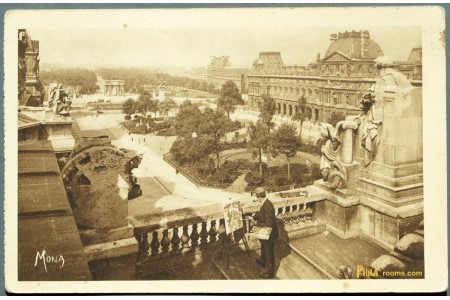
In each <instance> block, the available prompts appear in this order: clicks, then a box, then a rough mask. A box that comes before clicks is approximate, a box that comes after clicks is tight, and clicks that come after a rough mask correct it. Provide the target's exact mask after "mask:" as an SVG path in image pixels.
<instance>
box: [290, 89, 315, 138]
mask: <svg viewBox="0 0 450 300" xmlns="http://www.w3.org/2000/svg"><path fill="white" fill-rule="evenodd" d="M306 104H307V102H306V98H305V96H301V97H300V98H299V99H298V109H297V111H296V112H295V115H294V116H293V117H292V120H297V121H300V133H299V137H300V140H301V139H302V129H303V122H304V121H305V119H306V118H309V117H311V116H310V115H309V111H308V110H307V107H306Z"/></svg>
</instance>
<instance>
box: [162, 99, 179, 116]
mask: <svg viewBox="0 0 450 300" xmlns="http://www.w3.org/2000/svg"><path fill="white" fill-rule="evenodd" d="M177 106H178V105H177V103H176V102H175V101H174V100H173V99H172V98H166V99H165V100H164V101H161V102H160V103H159V109H160V111H161V112H164V113H168V112H169V111H171V110H172V109H174V108H176V107H177Z"/></svg>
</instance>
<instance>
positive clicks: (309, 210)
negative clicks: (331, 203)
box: [305, 203, 313, 220]
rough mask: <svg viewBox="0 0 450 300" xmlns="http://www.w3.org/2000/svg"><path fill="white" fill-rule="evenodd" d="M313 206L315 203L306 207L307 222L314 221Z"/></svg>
mask: <svg viewBox="0 0 450 300" xmlns="http://www.w3.org/2000/svg"><path fill="white" fill-rule="evenodd" d="M312 205H313V203H309V204H308V205H306V211H305V218H306V220H312V217H313V209H312Z"/></svg>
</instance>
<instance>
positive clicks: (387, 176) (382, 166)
mask: <svg viewBox="0 0 450 300" xmlns="http://www.w3.org/2000/svg"><path fill="white" fill-rule="evenodd" d="M422 123H423V119H422V89H421V88H414V87H412V85H411V84H410V83H409V81H408V80H407V79H406V77H405V76H404V75H403V74H400V73H398V72H396V71H394V70H392V69H390V68H389V67H386V68H382V70H381V76H380V78H379V79H378V80H377V84H376V86H375V98H374V104H373V106H372V108H371V111H369V113H368V114H367V116H366V117H365V118H363V119H362V123H361V126H360V128H361V130H359V133H358V136H357V143H356V148H357V149H356V156H357V157H356V160H357V161H359V162H361V166H362V167H361V170H360V186H359V189H358V194H359V198H360V203H361V209H360V210H361V211H360V213H361V234H363V235H365V236H366V237H367V238H369V239H372V240H374V241H376V242H377V243H381V244H382V245H384V246H386V248H389V249H392V248H393V246H394V244H395V243H396V242H398V240H399V239H400V238H401V237H402V236H403V235H404V231H405V228H408V227H410V226H418V224H419V222H420V220H422V219H423V165H422V161H423V151H422V148H423V136H422V135H423V133H422V127H423V124H422ZM374 124H376V126H377V137H376V138H375V139H373V140H372V144H371V145H372V147H373V145H374V143H377V142H378V144H377V147H376V150H377V151H376V154H375V156H374V158H373V161H367V149H364V148H363V147H361V141H362V139H363V138H364V133H365V132H367V131H365V130H366V128H370V126H372V128H373V125H374ZM366 141H367V139H366ZM372 150H373V148H372ZM364 161H365V162H366V163H364ZM367 163H369V164H367Z"/></svg>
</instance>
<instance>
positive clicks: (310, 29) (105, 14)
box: [23, 9, 421, 68]
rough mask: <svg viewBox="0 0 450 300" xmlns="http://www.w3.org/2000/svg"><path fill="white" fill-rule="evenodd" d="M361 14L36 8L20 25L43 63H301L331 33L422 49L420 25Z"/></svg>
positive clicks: (403, 49)
mask: <svg viewBox="0 0 450 300" xmlns="http://www.w3.org/2000/svg"><path fill="white" fill-rule="evenodd" d="M363 11H364V12H365V13H366V15H365V17H364V15H363V17H361V13H358V12H357V11H351V10H348V9H347V10H339V9H334V10H333V9H328V10H322V9H321V10H312V9H309V10H305V9H253V10H252V9H250V10H236V9H232V10H228V9H225V10H218V9H215V10H205V9H202V10H192V9H190V10H174V9H170V10H167V9H166V10H150V11H147V10H145V11H142V10H139V11H137V10H132V11H129V10H127V11H117V10H110V11H108V10H103V11H66V12H60V13H59V15H58V13H57V11H36V12H34V13H33V14H31V15H29V17H28V19H29V24H23V26H26V29H27V30H28V32H29V33H30V35H31V37H32V38H33V39H36V40H39V41H40V51H41V53H40V57H41V62H42V63H43V64H46V63H47V64H65V65H70V66H83V67H86V66H92V67H96V66H111V67H121V66H133V67H154V68H158V67H183V68H190V67H198V66H200V67H202V66H203V67H206V65H207V64H208V62H209V57H210V56H221V55H227V56H229V57H230V61H231V64H232V66H236V67H245V66H251V64H252V62H253V60H255V59H256V58H257V57H258V53H259V52H261V51H280V52H281V55H282V58H283V61H284V63H285V64H288V65H292V64H298V65H302V64H307V63H309V62H312V61H314V60H315V58H316V54H317V53H320V54H321V56H322V57H323V55H324V53H325V51H326V49H327V48H328V46H329V45H330V40H329V37H330V34H331V33H337V32H343V31H352V30H356V31H359V30H369V31H370V36H371V39H373V40H374V41H375V42H377V43H378V44H379V45H380V47H381V48H382V50H383V51H384V54H385V55H386V56H389V57H390V58H392V59H393V60H406V59H407V58H408V55H409V53H410V51H411V48H413V47H419V46H421V28H420V27H416V26H413V25H414V23H413V22H408V19H407V18H406V20H407V22H406V25H407V26H405V24H403V23H401V22H392V20H391V23H392V25H390V24H389V22H380V21H379V17H378V22H376V20H377V18H376V16H377V15H378V16H379V14H378V13H376V11H372V10H363ZM27 13H28V14H29V13H30V12H27ZM392 15H393V17H391V19H395V17H396V14H395V12H394V13H393V14H392ZM397 17H398V19H401V15H397ZM25 19H26V18H25ZM44 20H45V21H44ZM404 23H405V22H404ZM379 25H382V26H379Z"/></svg>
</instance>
